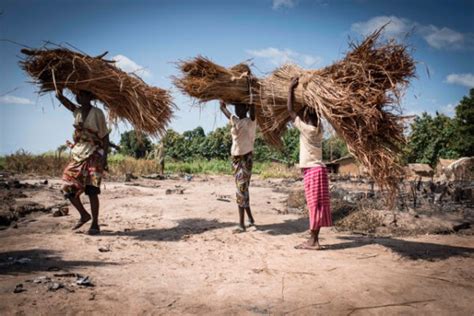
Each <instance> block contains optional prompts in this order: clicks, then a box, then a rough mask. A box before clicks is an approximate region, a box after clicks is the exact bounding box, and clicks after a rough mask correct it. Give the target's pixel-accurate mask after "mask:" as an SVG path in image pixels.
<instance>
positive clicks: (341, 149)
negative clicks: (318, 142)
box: [323, 135, 349, 161]
mask: <svg viewBox="0 0 474 316" xmlns="http://www.w3.org/2000/svg"><path fill="white" fill-rule="evenodd" d="M348 154H349V150H348V149H347V145H346V143H345V142H344V140H343V139H342V138H340V137H339V136H336V135H334V136H330V137H329V138H326V139H324V140H323V160H325V161H332V160H334V159H339V158H341V157H344V156H347V155H348Z"/></svg>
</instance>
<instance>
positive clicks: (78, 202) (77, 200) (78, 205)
mask: <svg viewBox="0 0 474 316" xmlns="http://www.w3.org/2000/svg"><path fill="white" fill-rule="evenodd" d="M69 201H71V204H72V205H73V206H74V207H75V208H76V210H77V211H78V212H79V214H80V216H81V218H80V219H79V221H78V222H77V224H76V225H74V227H73V228H72V229H78V228H80V227H81V226H82V225H84V224H85V223H87V222H88V221H90V219H91V216H90V215H89V213H87V211H86V209H85V208H84V205H82V202H81V199H80V198H79V196H76V195H73V196H70V197H69Z"/></svg>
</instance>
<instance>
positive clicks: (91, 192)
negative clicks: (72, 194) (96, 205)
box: [84, 185, 100, 195]
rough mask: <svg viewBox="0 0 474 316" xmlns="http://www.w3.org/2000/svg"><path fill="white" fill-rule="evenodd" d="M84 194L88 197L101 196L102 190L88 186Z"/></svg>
mask: <svg viewBox="0 0 474 316" xmlns="http://www.w3.org/2000/svg"><path fill="white" fill-rule="evenodd" d="M84 193H85V194H86V195H99V194H100V188H99V187H95V186H93V185H86V188H85V190H84Z"/></svg>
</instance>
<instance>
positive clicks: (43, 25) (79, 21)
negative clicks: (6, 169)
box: [0, 0, 474, 154]
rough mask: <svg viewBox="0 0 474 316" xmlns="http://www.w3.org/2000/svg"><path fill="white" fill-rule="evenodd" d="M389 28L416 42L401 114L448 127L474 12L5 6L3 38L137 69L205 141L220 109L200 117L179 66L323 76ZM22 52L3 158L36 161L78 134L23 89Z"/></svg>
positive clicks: (313, 0) (8, 49)
mask: <svg viewBox="0 0 474 316" xmlns="http://www.w3.org/2000/svg"><path fill="white" fill-rule="evenodd" d="M389 20H390V21H392V22H391V24H390V25H389V26H388V27H387V30H386V34H385V36H387V37H394V38H397V39H404V38H405V34H406V33H407V32H410V31H411V33H412V35H411V36H410V37H409V38H408V39H407V40H406V41H407V42H408V43H409V44H410V45H411V46H412V47H413V48H414V57H415V59H416V60H417V61H418V62H419V64H418V78H417V79H415V80H413V82H412V85H411V87H410V88H409V89H408V90H407V93H406V95H405V97H404V99H403V102H402V106H403V107H404V109H405V112H406V113H408V114H413V113H420V112H422V111H428V112H431V113H434V112H435V111H439V112H443V113H446V114H448V115H452V114H453V109H454V106H455V105H456V104H457V103H458V102H459V100H460V99H461V98H462V97H463V96H464V95H467V94H468V91H469V88H470V87H474V62H473V58H472V57H473V53H474V22H473V21H474V1H442V0H438V1H417V0H411V1H404V0H399V1H375V0H352V1H351V0H346V1H327V0H254V1H246V0H241V1H232V0H229V1H223V0H221V1H217V0H216V1H198V0H194V1H191V0H188V1H183V0H174V1H140V0H136V1H111V0H100V1H99V0H89V1H77V0H76V1H68V0H62V1H47V0H43V1H23V0H16V1H7V0H0V38H2V39H8V40H11V41H15V42H18V43H21V44H24V45H28V46H30V47H39V46H42V45H43V44H44V41H51V42H54V43H57V44H65V43H70V44H72V45H74V46H75V47H78V48H80V49H81V50H82V51H84V52H86V53H88V54H90V55H98V54H101V53H102V52H104V51H109V55H108V56H109V58H112V57H113V58H114V59H116V60H118V65H119V66H120V67H122V68H123V69H124V70H126V71H137V69H139V70H138V73H139V74H140V75H141V76H142V77H143V79H144V80H145V81H146V82H147V83H149V84H151V85H156V86H158V87H161V88H166V89H172V91H173V96H174V99H175V102H176V104H177V105H178V106H179V108H180V110H179V111H177V112H176V115H175V119H174V120H173V121H172V123H171V125H170V127H171V128H173V129H175V130H177V131H180V132H182V131H185V130H189V129H192V128H194V127H196V126H203V127H204V129H205V130H206V131H207V132H208V131H210V130H212V129H214V128H216V127H219V126H222V125H224V124H225V123H226V121H225V120H224V117H223V116H222V115H221V114H220V113H219V112H218V108H217V106H216V104H215V102H210V103H209V104H208V105H206V106H205V107H204V109H203V110H201V111H200V110H199V109H197V108H192V107H191V104H192V100H190V99H189V98H188V97H186V96H183V95H181V94H180V93H179V92H178V91H177V90H176V89H175V88H174V87H173V85H172V83H171V79H170V77H171V76H173V75H177V74H178V73H177V71H176V67H175V64H174V63H173V62H175V61H178V60H181V59H186V58H190V57H193V56H196V55H198V54H201V55H205V56H207V57H209V58H211V59H212V60H214V61H215V62H217V63H219V64H222V65H224V66H231V65H234V64H237V63H239V62H241V61H243V60H246V59H249V58H253V59H252V62H253V64H254V66H255V68H254V69H255V72H256V74H257V75H260V76H264V75H265V74H267V73H268V72H270V71H272V70H273V69H274V68H275V67H277V66H278V65H281V64H282V63H284V62H296V63H298V64H300V65H301V66H304V67H306V68H320V67H323V66H326V65H329V64H331V63H332V62H334V61H335V60H337V59H340V58H341V57H343V55H344V52H346V51H347V49H348V46H347V42H348V38H352V39H360V38H361V36H362V35H363V34H367V33H368V32H370V31H371V30H373V29H374V28H376V27H378V26H380V25H383V24H385V23H386V22H387V21H389ZM20 48H21V47H19V46H17V45H14V44H12V43H10V42H6V41H2V42H0V73H1V77H0V154H8V153H12V152H14V151H16V150H18V149H20V148H23V149H25V150H27V151H30V152H33V153H41V152H44V151H47V150H51V149H55V148H57V147H58V146H59V145H61V144H64V142H65V141H66V140H67V139H70V138H71V134H72V117H71V114H70V113H69V112H68V111H67V110H66V109H64V108H62V107H60V106H58V102H57V101H56V100H55V99H54V97H53V96H52V95H44V96H41V97H38V95H37V94H36V87H34V86H33V85H32V84H30V83H28V82H27V81H28V78H27V76H26V75H25V74H24V73H23V72H22V71H21V69H20V68H19V67H18V60H19V55H20V53H19V50H20ZM427 69H429V72H430V74H431V76H428V75H427V72H426V70H427ZM127 128H128V127H127V126H124V125H121V126H120V127H119V130H114V132H113V134H112V138H113V139H114V140H115V141H118V139H119V133H120V132H123V131H125V130H127Z"/></svg>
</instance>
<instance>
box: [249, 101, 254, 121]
mask: <svg viewBox="0 0 474 316" xmlns="http://www.w3.org/2000/svg"><path fill="white" fill-rule="evenodd" d="M249 113H250V119H251V120H252V121H255V104H250V105H249Z"/></svg>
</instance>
